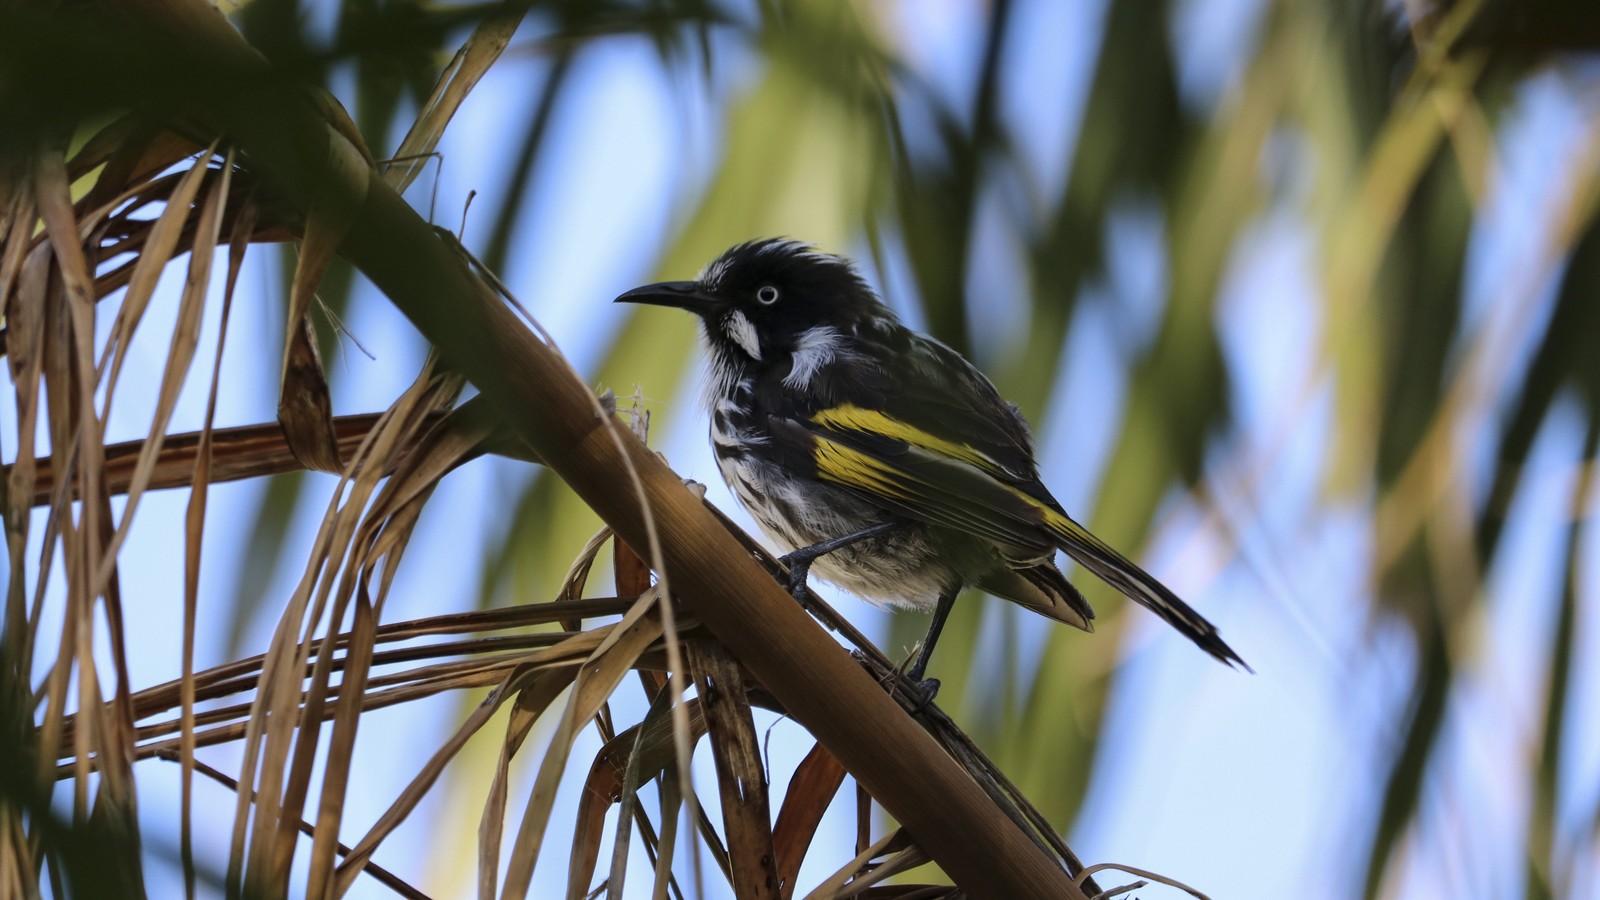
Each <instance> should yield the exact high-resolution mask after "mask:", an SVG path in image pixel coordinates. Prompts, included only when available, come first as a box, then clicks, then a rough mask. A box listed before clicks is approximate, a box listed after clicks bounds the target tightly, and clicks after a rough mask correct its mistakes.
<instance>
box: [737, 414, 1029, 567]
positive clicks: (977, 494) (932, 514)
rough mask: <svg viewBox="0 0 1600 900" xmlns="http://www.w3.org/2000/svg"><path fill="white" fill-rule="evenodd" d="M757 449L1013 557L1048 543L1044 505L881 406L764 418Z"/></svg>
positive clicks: (1026, 555)
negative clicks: (765, 435)
mask: <svg viewBox="0 0 1600 900" xmlns="http://www.w3.org/2000/svg"><path fill="white" fill-rule="evenodd" d="M769 432H770V434H771V441H770V444H769V445H768V446H767V447H766V448H764V449H766V450H767V451H768V452H771V453H773V454H775V455H777V456H779V457H780V461H781V462H783V463H784V464H785V465H786V466H788V467H789V468H791V469H793V470H796V471H805V472H809V473H813V474H814V476H815V477H816V478H817V479H818V480H820V481H826V482H830V483H833V484H837V485H839V486H841V487H844V488H847V489H849V490H851V491H852V492H854V493H856V494H858V495H861V496H863V497H865V498H867V499H870V500H872V501H873V502H875V503H880V504H882V505H883V506H885V507H887V508H889V509H891V510H894V511H895V512H897V513H899V514H901V515H903V516H905V517H907V518H908V519H912V520H914V521H920V522H927V523H930V524H934V525H940V526H943V527H946V528H954V529H958V530H960V531H964V532H967V533H969V534H972V535H974V536H977V537H982V538H985V539H987V540H990V541H993V542H995V544H997V545H998V547H999V549H1000V551H1001V552H1002V553H1003V554H1005V555H1006V556H1008V557H1011V558H1014V559H1017V560H1019V561H1020V560H1031V559H1038V558H1041V557H1043V556H1045V555H1047V554H1049V553H1050V552H1051V551H1052V550H1053V549H1054V546H1055V542H1054V540H1053V539H1052V537H1051V535H1050V533H1049V531H1048V527H1047V525H1046V524H1045V520H1046V516H1047V510H1048V506H1047V505H1046V504H1044V503H1043V502H1041V501H1040V500H1038V499H1037V498H1035V497H1033V496H1030V495H1029V494H1028V493H1026V492H1024V491H1022V490H1019V489H1018V488H1017V487H1016V486H1014V485H1011V484H1009V483H1007V482H1006V481H1003V480H1001V479H1000V478H998V477H996V475H995V474H993V472H992V470H991V467H990V466H986V465H984V461H983V460H982V459H979V458H976V457H975V455H974V451H971V450H968V449H965V448H963V447H962V446H961V445H956V444H952V443H951V442H948V441H945V440H943V439H940V438H937V437H935V436H932V435H929V434H927V433H925V432H920V431H917V430H916V429H914V428H911V427H909V426H907V425H906V424H905V423H903V422H899V421H898V420H895V419H892V418H890V417H888V416H886V415H884V414H883V413H878V412H875V411H872V410H865V409H859V408H852V409H851V410H850V412H849V414H848V416H840V415H834V416H829V415H827V414H826V412H824V413H820V414H817V415H815V416H813V417H811V418H809V419H801V418H777V417H774V418H772V419H770V420H769Z"/></svg>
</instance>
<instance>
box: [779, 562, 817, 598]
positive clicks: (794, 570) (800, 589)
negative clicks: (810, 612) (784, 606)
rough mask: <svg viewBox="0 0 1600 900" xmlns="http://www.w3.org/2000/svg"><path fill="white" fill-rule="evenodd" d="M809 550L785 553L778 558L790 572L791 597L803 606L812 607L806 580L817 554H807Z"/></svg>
mask: <svg viewBox="0 0 1600 900" xmlns="http://www.w3.org/2000/svg"><path fill="white" fill-rule="evenodd" d="M807 549H808V548H801V549H799V550H796V551H794V552H793V553H785V554H784V555H782V556H780V557H778V562H780V563H783V566H784V568H786V569H788V570H789V596H791V597H793V598H794V600H795V602H796V603H798V604H800V605H801V606H806V607H809V606H810V589H809V588H808V587H807V585H806V579H807V577H808V576H810V574H811V563H812V562H814V561H815V560H816V558H817V556H816V554H810V553H807V552H806V550H807Z"/></svg>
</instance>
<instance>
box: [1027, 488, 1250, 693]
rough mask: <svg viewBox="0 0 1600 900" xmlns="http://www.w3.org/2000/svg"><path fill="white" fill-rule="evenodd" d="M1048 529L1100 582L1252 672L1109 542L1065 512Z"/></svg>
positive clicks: (1053, 517) (1200, 620)
mask: <svg viewBox="0 0 1600 900" xmlns="http://www.w3.org/2000/svg"><path fill="white" fill-rule="evenodd" d="M1048 524H1049V526H1050V530H1051V531H1052V532H1053V533H1054V534H1055V536H1056V538H1057V539H1058V540H1059V541H1060V542H1061V549H1063V550H1065V551H1066V553H1067V555H1068V556H1070V557H1072V558H1073V560H1075V561H1076V562H1077V563H1078V564H1079V565H1081V566H1083V567H1084V568H1085V569H1088V570H1089V571H1090V572H1092V573H1094V574H1095V576H1097V577H1098V578H1099V579H1100V580H1101V581H1104V582H1105V583H1107V584H1109V585H1111V586H1112V587H1114V588H1116V589H1117V590H1118V591H1119V592H1121V593H1122V595H1123V596H1125V597H1127V598H1128V599H1129V600H1132V601H1134V602H1136V603H1138V604H1139V605H1141V606H1143V607H1145V608H1146V609H1148V610H1150V611H1151V612H1153V613H1155V614H1156V615H1158V616H1160V617H1161V618H1162V619H1163V620H1165V621H1166V623H1167V624H1168V625H1171V626H1172V627H1173V628H1176V629H1177V630H1178V631H1179V632H1180V633H1181V634H1183V636H1184V637H1187V638H1188V639H1189V640H1191V641H1193V642H1194V643H1195V645H1196V646H1198V647H1199V648H1200V649H1201V650H1204V651H1206V652H1207V653H1209V654H1211V655H1212V656H1214V657H1216V658H1217V659H1219V660H1221V661H1222V662H1225V663H1227V664H1228V665H1230V666H1232V665H1237V666H1239V667H1240V668H1242V669H1244V670H1245V671H1246V672H1253V671H1255V670H1254V669H1252V668H1250V666H1249V664H1248V663H1246V662H1245V661H1244V660H1243V659H1241V658H1240V656H1239V654H1237V653H1235V652H1233V648H1232V647H1229V646H1228V645H1227V644H1226V643H1224V642H1223V640H1222V638H1221V636H1219V635H1218V634H1217V626H1215V625H1212V624H1211V623H1210V622H1208V621H1206V619H1205V617H1204V616H1202V615H1200V614H1199V613H1197V612H1195V611H1194V608H1193V607H1191V606H1189V604H1187V603H1184V602H1183V601H1182V600H1180V599H1178V595H1177V594H1174V593H1173V592H1172V591H1170V590H1168V589H1167V586H1166V585H1164V584H1162V583H1161V582H1159V581H1157V580H1156V579H1155V577H1154V576H1152V575H1151V574H1150V573H1149V572H1146V571H1145V570H1144V569H1141V568H1139V566H1138V565H1137V564H1135V563H1134V562H1133V561H1132V560H1130V559H1128V558H1127V557H1125V556H1123V555H1122V554H1121V553H1118V552H1117V551H1116V550H1113V549H1112V548H1111V547H1110V545H1108V544H1106V543H1105V542H1104V541H1102V540H1100V539H1099V538H1097V537H1095V536H1094V535H1092V534H1090V533H1089V531H1088V529H1086V528H1084V527H1083V526H1082V525H1079V524H1078V523H1077V522H1074V521H1072V520H1071V519H1070V518H1068V517H1067V516H1065V515H1061V514H1053V515H1051V516H1049V517H1048Z"/></svg>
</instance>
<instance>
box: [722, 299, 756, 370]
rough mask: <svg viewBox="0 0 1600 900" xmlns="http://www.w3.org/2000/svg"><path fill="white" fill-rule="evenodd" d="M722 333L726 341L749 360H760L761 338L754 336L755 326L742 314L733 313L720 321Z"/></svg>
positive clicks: (736, 311)
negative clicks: (732, 344)
mask: <svg viewBox="0 0 1600 900" xmlns="http://www.w3.org/2000/svg"><path fill="white" fill-rule="evenodd" d="M722 331H723V333H724V334H726V335H727V336H728V340H730V341H733V342H734V343H735V344H738V345H739V349H741V350H743V351H744V352H745V353H747V354H749V355H750V358H751V359H754V360H757V361H759V360H760V359H761V338H760V337H758V336H757V335H756V326H754V325H752V324H751V323H750V320H749V319H747V318H745V315H744V313H742V312H739V311H738V310H735V311H733V312H732V313H730V314H729V315H728V317H727V318H726V319H723V320H722Z"/></svg>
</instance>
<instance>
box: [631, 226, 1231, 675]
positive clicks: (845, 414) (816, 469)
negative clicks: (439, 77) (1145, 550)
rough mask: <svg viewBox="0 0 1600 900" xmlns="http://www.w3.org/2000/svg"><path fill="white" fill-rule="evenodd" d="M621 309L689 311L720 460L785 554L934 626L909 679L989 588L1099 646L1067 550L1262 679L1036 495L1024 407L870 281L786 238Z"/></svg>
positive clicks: (1207, 627) (799, 574)
mask: <svg viewBox="0 0 1600 900" xmlns="http://www.w3.org/2000/svg"><path fill="white" fill-rule="evenodd" d="M617 302H626V303H648V304H654V305H657V306H670V307H675V308H678V309H684V310H688V311H689V312H692V313H694V314H695V315H697V316H699V317H700V321H701V324H702V325H703V326H704V332H705V339H706V344H707V346H708V348H709V350H710V378H709V379H708V382H707V385H706V397H705V400H706V405H707V406H708V407H709V409H710V413H711V447H712V450H713V451H714V453H715V455H716V459H717V466H718V468H719V469H720V470H721V473H722V478H723V480H725V481H726V482H727V483H728V487H729V488H730V489H732V491H733V493H734V495H735V496H737V497H738V498H739V501H740V502H741V503H743V504H744V506H745V508H746V509H748V510H749V511H750V513H751V515H752V516H754V517H755V520H756V521H757V522H758V523H760V525H761V527H762V529H763V530H765V531H766V533H767V535H768V537H770V538H771V539H772V540H773V541H774V542H775V543H777V544H779V545H780V546H781V547H782V548H783V549H784V550H786V551H788V555H787V556H786V557H784V559H785V561H786V562H787V563H788V565H789V570H790V576H791V589H793V590H795V591H796V593H797V596H798V595H799V593H800V592H801V591H802V590H803V587H804V583H805V578H806V573H807V571H808V570H809V569H810V568H811V567H813V566H814V567H815V569H816V571H817V572H818V574H820V575H821V576H822V577H823V578H825V579H826V580H828V581H830V582H832V583H834V584H837V585H839V586H840V587H842V588H845V589H846V590H848V591H850V592H852V593H854V594H856V595H858V596H860V597H861V598H863V599H865V600H867V601H869V602H873V603H877V604H880V605H888V606H900V607H911V608H915V609H922V610H926V609H929V608H932V609H933V611H934V614H933V620H932V623H931V624H930V626H929V629H928V634H927V636H926V637H925V638H924V639H923V641H922V645H921V649H920V651H919V653H918V656H917V659H916V662H915V664H913V665H912V666H911V668H910V669H909V670H908V672H907V674H908V676H909V677H910V678H911V679H912V680H913V681H915V682H918V683H921V684H922V685H924V688H925V690H926V691H927V695H928V696H930V697H931V696H932V693H933V692H934V691H936V690H937V689H938V682H937V681H934V680H932V679H930V680H928V681H926V682H924V681H923V680H922V679H923V675H924V674H925V672H926V670H927V665H928V659H929V657H930V656H931V655H932V653H933V646H934V644H935V643H936V642H937V641H938V638H939V632H940V630H941V629H942V628H943V627H944V621H945V618H946V617H947V616H948V615H949V612H950V607H951V605H952V603H953V602H954V601H955V598H956V595H957V594H959V593H960V592H961V590H962V588H963V587H966V586H969V585H970V586H974V587H978V588H981V589H983V590H985V591H987V592H989V593H991V594H994V595H996V596H999V597H1004V598H1005V599H1007V600H1010V601H1012V602H1014V603H1018V604H1020V605H1022V606H1024V607H1027V608H1028V609H1031V610H1033V611H1034V612H1037V613H1041V614H1043V615H1046V616H1049V617H1050V618H1052V619H1056V620H1058V621H1061V622H1065V623H1067V624H1069V625H1074V626H1077V627H1078V628H1081V629H1083V630H1084V631H1093V630H1094V629H1093V625H1092V624H1091V623H1092V621H1093V619H1094V611H1093V610H1092V609H1090V608H1089V604H1088V603H1087V602H1086V601H1085V600H1084V598H1083V595H1082V594H1080V593H1079V592H1078V590H1077V588H1074V587H1073V586H1072V585H1071V584H1070V583H1069V582H1068V581H1067V579H1066V577H1065V576H1064V575H1062V574H1061V571H1060V570H1059V569H1057V568H1056V566H1055V563H1054V556H1055V551H1056V549H1057V548H1060V549H1062V550H1064V551H1066V553H1067V555H1068V556H1069V557H1071V558H1072V559H1073V560H1075V561H1076V562H1077V563H1078V564H1079V565H1081V566H1083V567H1084V568H1085V569H1088V570H1089V571H1090V572H1092V573H1094V574H1095V575H1096V576H1098V577H1100V578H1101V579H1103V580H1104V581H1105V582H1107V583H1108V584H1110V585H1111V586H1112V587H1114V588H1116V589H1117V590H1118V591H1120V592H1122V593H1123V594H1124V595H1125V596H1127V597H1129V598H1130V599H1132V600H1134V601H1136V602H1138V603H1140V604H1142V605H1144V606H1145V607H1148V608H1149V609H1150V610H1151V611H1153V612H1154V613H1155V614H1156V615H1158V616H1160V617H1161V618H1162V619H1165V620H1166V621H1167V622H1168V623H1169V624H1171V625H1172V627H1174V628H1176V629H1178V631H1180V632H1182V633H1183V634H1184V635H1185V636H1186V637H1188V638H1189V639H1190V640H1191V641H1194V642H1195V643H1196V644H1197V645H1199V647H1200V649H1202V650H1204V651H1206V652H1207V653H1210V654H1211V655H1212V656H1214V657H1216V658H1217V659H1219V660H1221V661H1223V662H1225V663H1228V664H1229V665H1233V664H1238V665H1239V666H1242V667H1244V668H1245V669H1247V670H1248V669H1249V666H1246V665H1245V663H1244V660H1242V659H1240V658H1239V655H1238V654H1236V653H1234V652H1233V650H1232V649H1231V648H1229V647H1228V645H1227V644H1225V643H1223V641H1222V638H1220V637H1219V636H1218V635H1217V629H1216V628H1215V627H1214V626H1213V625H1212V624H1211V623H1210V622H1207V621H1206V620H1205V619H1204V618H1202V617H1201V616H1200V614H1199V613H1197V612H1195V611H1194V610H1193V609H1191V608H1190V607H1189V606H1188V605H1187V604H1185V603H1184V602H1183V601H1182V600H1180V599H1178V597H1177V595H1175V594H1173V593H1172V591H1170V590H1168V589H1167V588H1166V586H1164V585H1163V584H1161V582H1159V581H1157V580H1156V579H1155V578H1153V577H1151V576H1150V574H1149V573H1147V572H1145V571H1144V570H1143V569H1141V568H1139V566H1137V565H1135V564H1134V563H1133V562H1131V561H1129V560H1128V559H1127V557H1124V556H1123V555H1122V554H1120V553H1118V552H1117V551H1116V550H1113V549H1112V548H1111V547H1110V546H1108V545H1107V544H1106V543H1105V542H1103V541H1101V540H1100V539H1099V538H1097V537H1095V536H1094V535H1092V534H1090V533H1089V531H1088V530H1087V529H1085V528H1084V527H1083V526H1082V525H1079V524H1078V523H1077V522H1074V521H1073V520H1072V519H1071V518H1070V517H1069V516H1068V515H1067V514H1066V512H1065V511H1063V510H1062V508H1061V504H1059V503H1057V502H1056V500H1055V498H1054V497H1052V496H1050V491H1049V490H1048V489H1047V488H1046V487H1045V486H1044V484H1043V483H1042V482H1041V481H1040V480H1039V469H1038V464H1037V463H1036V462H1035V461H1034V455H1033V438H1032V436H1031V434H1030V432H1029V429H1028V424H1027V422H1026V421H1025V420H1024V419H1023V417H1022V414H1021V413H1020V412H1019V411H1018V410H1017V408H1016V407H1015V406H1013V405H1011V404H1010V403H1007V402H1006V401H1005V400H1003V399H1001V397H1000V394H999V392H998V391H996V390H995V387H994V385H993V384H991V383H990V382H989V379H987V378H985V377H984V375H983V373H982V372H979V371H978V369H977V368H976V367H974V366H973V365H972V364H971V363H969V362H967V361H966V359H964V358H962V356H961V355H960V354H958V353H956V352H955V351H954V350H952V349H950V348H949V347H947V346H945V345H944V344H942V343H940V342H939V341H936V340H934V339H933V338H930V337H927V336H926V335H921V334H917V333H916V332H914V331H912V330H911V329H909V328H906V327H905V326H904V325H902V324H900V322H899V320H898V319H897V318H896V317H895V315H894V313H893V312H891V311H890V310H889V308H888V307H886V306H884V304H883V302H882V301H880V300H879V299H878V297H877V295H876V294H875V293H874V292H873V290H872V288H871V287H870V286H868V284H867V283H866V281H865V280H863V279H862V277H861V275H860V273H859V272H858V271H857V270H856V268H855V266H854V265H853V264H852V263H851V262H850V261H849V260H848V259H845V258H843V257H840V256H834V255H831V254H828V253H823V252H821V251H818V250H817V249H815V248H813V247H811V246H809V245H807V244H804V243H801V242H798V241H792V240H787V239H781V238H774V239H765V240H755V241H749V242H746V243H743V244H739V245H737V246H735V247H733V248H732V249H730V250H728V251H727V252H726V253H724V254H722V256H720V257H718V258H717V259H716V261H714V262H712V263H711V264H710V265H708V266H706V268H705V269H704V270H703V271H701V273H700V275H699V277H697V278H696V279H695V280H694V281H666V282H660V283H657V284H648V285H645V286H643V287H639V288H635V289H633V290H631V291H628V292H627V293H625V294H623V295H621V296H620V297H618V298H617Z"/></svg>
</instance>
